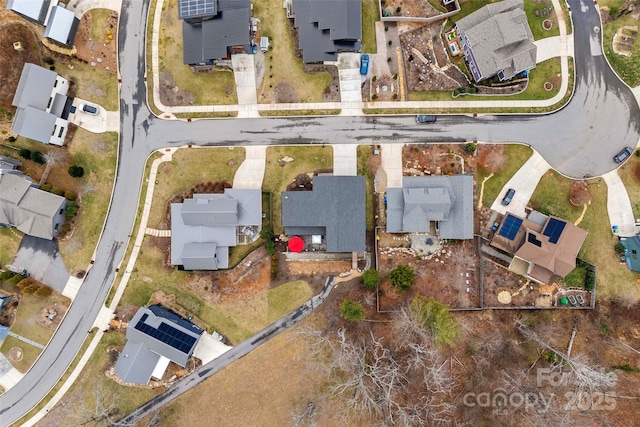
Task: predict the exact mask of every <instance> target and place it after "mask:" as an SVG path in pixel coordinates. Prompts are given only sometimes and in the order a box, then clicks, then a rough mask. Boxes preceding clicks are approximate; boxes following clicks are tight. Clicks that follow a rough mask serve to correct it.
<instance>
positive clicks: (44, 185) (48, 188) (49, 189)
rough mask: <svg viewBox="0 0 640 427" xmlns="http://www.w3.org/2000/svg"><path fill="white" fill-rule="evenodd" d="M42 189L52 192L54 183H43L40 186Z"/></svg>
mask: <svg viewBox="0 0 640 427" xmlns="http://www.w3.org/2000/svg"><path fill="white" fill-rule="evenodd" d="M40 189H41V190H42V191H48V192H50V191H51V190H53V185H51V184H43V185H42V186H41V187H40Z"/></svg>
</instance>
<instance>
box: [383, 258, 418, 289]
mask: <svg viewBox="0 0 640 427" xmlns="http://www.w3.org/2000/svg"><path fill="white" fill-rule="evenodd" d="M415 278H416V273H415V271H413V268H411V267H409V266H408V265H402V264H401V265H399V266H397V267H396V268H394V269H393V270H391V271H390V272H389V281H391V284H392V285H393V286H394V287H395V288H396V289H397V290H398V291H400V292H404V291H406V290H408V289H409V288H410V287H411V285H412V284H413V280H414V279H415Z"/></svg>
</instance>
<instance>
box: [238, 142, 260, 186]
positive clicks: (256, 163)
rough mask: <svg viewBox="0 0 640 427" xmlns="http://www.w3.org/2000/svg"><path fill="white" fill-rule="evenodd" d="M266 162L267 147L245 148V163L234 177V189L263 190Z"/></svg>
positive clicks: (254, 146)
mask: <svg viewBox="0 0 640 427" xmlns="http://www.w3.org/2000/svg"><path fill="white" fill-rule="evenodd" d="M266 161H267V146H266V145H251V146H247V147H245V157H244V162H242V164H241V165H240V166H239V167H238V170H237V171H236V175H235V176H234V177H233V188H246V189H251V188H258V189H260V188H262V180H263V179H264V169H265V163H266Z"/></svg>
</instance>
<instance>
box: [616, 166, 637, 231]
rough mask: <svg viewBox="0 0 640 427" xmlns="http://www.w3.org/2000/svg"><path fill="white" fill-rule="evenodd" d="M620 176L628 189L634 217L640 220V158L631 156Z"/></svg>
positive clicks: (619, 171) (620, 171) (622, 168)
mask: <svg viewBox="0 0 640 427" xmlns="http://www.w3.org/2000/svg"><path fill="white" fill-rule="evenodd" d="M618 175H620V178H621V179H622V182H624V186H625V187H626V188H627V193H628V194H629V199H630V200H631V207H632V208H633V215H634V217H635V218H640V157H638V156H631V158H630V159H629V160H628V161H627V162H626V163H625V164H624V165H623V166H621V167H620V168H619V169H618Z"/></svg>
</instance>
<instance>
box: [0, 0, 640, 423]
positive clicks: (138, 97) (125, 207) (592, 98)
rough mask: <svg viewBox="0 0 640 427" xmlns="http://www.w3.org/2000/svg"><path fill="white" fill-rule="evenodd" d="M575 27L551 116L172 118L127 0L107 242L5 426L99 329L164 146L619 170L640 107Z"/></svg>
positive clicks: (588, 21)
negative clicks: (433, 151) (414, 154)
mask: <svg viewBox="0 0 640 427" xmlns="http://www.w3.org/2000/svg"><path fill="white" fill-rule="evenodd" d="M568 3H569V4H570V6H571V9H572V17H573V22H574V26H573V27H574V32H575V35H574V39H575V40H574V44H575V58H576V60H575V71H576V85H575V94H574V96H573V98H572V100H571V102H570V103H569V105H567V106H566V107H565V108H563V109H562V110H560V111H558V112H556V113H554V114H549V115H543V116H521V115H519V116H483V117H480V118H476V119H474V118H470V117H466V116H443V117H439V118H438V122H437V123H436V124H433V125H422V126H421V125H416V123H415V120H414V118H413V116H410V117H409V116H404V117H402V116H394V117H378V118H377V120H376V122H375V123H374V121H373V120H372V118H370V117H358V118H350V117H321V118H308V117H305V118H261V119H219V120H198V121H195V122H192V123H186V122H182V121H163V120H160V119H158V118H156V117H155V116H153V115H152V114H151V113H150V111H149V109H148V107H147V105H146V88H145V82H144V64H145V58H144V36H145V28H146V17H147V10H148V5H149V0H144V1H142V0H124V1H123V5H122V12H121V18H120V24H119V32H118V48H119V57H118V58H119V67H120V75H121V81H122V83H121V91H120V97H121V100H120V114H121V128H120V147H119V159H118V171H117V176H116V182H115V187H114V192H113V198H112V201H111V207H110V209H109V213H108V216H107V220H106V222H105V227H104V230H103V234H102V237H101V239H100V242H99V244H98V247H97V249H96V254H95V257H94V259H95V263H94V265H93V266H92V267H91V269H90V270H89V272H88V274H87V276H86V278H85V281H84V284H83V286H82V287H81V288H80V290H79V292H78V295H77V296H76V298H75V300H74V301H73V304H72V305H71V307H70V309H69V311H68V312H67V315H66V317H65V319H64V320H63V322H62V323H61V325H60V327H59V329H58V331H57V333H56V334H55V335H54V336H53V338H52V339H51V341H50V342H49V344H48V346H47V348H46V349H45V351H44V352H43V353H42V354H41V356H40V358H39V360H38V361H37V362H36V364H35V365H34V366H33V367H32V368H31V370H30V371H29V372H28V373H27V374H26V375H25V376H24V377H23V379H22V380H21V381H20V382H19V383H18V384H16V386H14V387H13V388H11V389H10V390H9V391H7V392H6V393H5V394H4V395H2V397H0V419H1V420H2V424H3V425H7V424H11V423H12V422H14V421H15V420H17V419H19V418H20V417H21V416H23V415H24V414H25V413H26V412H28V411H29V410H30V409H31V408H32V407H33V406H35V405H36V404H37V403H38V402H39V401H40V400H41V399H42V398H43V397H44V396H46V394H47V393H48V391H49V390H50V389H51V388H52V387H53V386H54V385H55V384H56V382H57V381H58V380H59V378H60V377H61V376H62V374H63V372H64V371H65V369H66V368H67V367H68V366H69V364H70V363H71V361H72V360H73V358H74V356H75V354H76V353H77V351H78V350H79V348H80V347H81V345H82V342H83V341H84V339H85V337H86V335H87V331H88V330H89V329H90V328H91V327H92V325H93V322H94V320H95V319H96V317H97V315H98V313H99V311H100V308H101V307H102V306H103V302H104V300H105V299H106V296H107V293H108V292H109V289H110V287H111V285H112V283H113V281H114V279H115V274H116V271H115V270H116V268H117V267H118V266H119V264H120V263H121V262H122V259H123V257H124V252H125V248H126V244H127V242H128V239H129V234H130V233H131V230H132V227H133V224H134V220H135V215H136V212H137V205H138V200H139V189H140V186H141V183H142V179H143V173H144V164H145V160H146V158H147V156H148V155H149V154H150V153H151V152H152V151H153V150H155V149H159V148H163V147H167V146H178V145H183V144H187V143H192V144H199V145H251V144H259V145H270V144H271V145H276V144H331V143H341V144H349V143H353V144H370V143H382V142H385V143H394V142H397V143H426V142H447V141H449V142H452V141H466V140H471V139H477V140H481V141H492V142H521V143H525V144H530V145H532V146H533V147H534V148H535V149H536V150H537V151H538V152H540V153H541V154H542V156H543V157H544V158H545V159H546V160H547V161H548V162H549V163H550V164H551V166H552V167H554V168H555V169H557V170H559V171H560V172H562V173H564V174H565V175H569V176H572V177H585V176H596V175H601V174H603V173H606V172H608V171H610V170H612V169H614V168H615V166H616V165H615V164H614V163H613V160H612V157H613V155H614V154H615V153H616V152H618V151H619V150H621V149H622V148H623V147H625V146H631V147H635V146H636V144H637V143H638V140H639V139H640V109H639V108H638V104H637V102H636V100H635V98H634V97H633V96H632V94H631V91H630V90H629V89H628V88H627V87H626V86H625V85H624V84H623V83H622V82H620V81H619V80H618V78H617V77H616V76H615V74H614V73H613V72H612V71H611V70H610V69H609V67H608V64H607V62H606V60H605V58H604V56H603V55H602V50H601V47H600V46H601V43H600V39H599V37H600V34H601V33H599V32H596V31H594V27H596V26H600V25H601V24H600V19H599V16H598V13H597V10H596V9H595V7H594V5H593V4H592V3H591V2H584V1H579V0H570V1H569V2H568Z"/></svg>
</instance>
